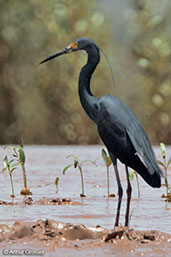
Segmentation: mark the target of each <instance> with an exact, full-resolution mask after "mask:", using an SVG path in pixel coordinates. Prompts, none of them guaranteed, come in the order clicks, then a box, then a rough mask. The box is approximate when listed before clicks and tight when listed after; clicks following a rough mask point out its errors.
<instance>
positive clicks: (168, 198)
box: [158, 143, 171, 202]
mask: <svg viewBox="0 0 171 257" xmlns="http://www.w3.org/2000/svg"><path fill="white" fill-rule="evenodd" d="M160 150H161V154H162V158H163V161H158V164H159V165H161V166H162V167H163V168H164V180H165V183H164V185H163V186H165V187H166V195H164V194H163V195H162V198H166V201H168V202H171V188H170V187H169V183H168V178H167V176H168V167H169V166H170V165H171V156H170V158H169V160H168V162H167V161H166V147H165V144H164V143H160Z"/></svg>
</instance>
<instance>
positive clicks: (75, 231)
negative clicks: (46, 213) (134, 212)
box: [0, 219, 171, 256]
mask: <svg viewBox="0 0 171 257" xmlns="http://www.w3.org/2000/svg"><path fill="white" fill-rule="evenodd" d="M0 244H1V247H2V248H3V250H2V253H3V251H6V252H4V253H7V251H9V253H10V251H11V252H12V250H14V249H16V251H17V250H18V253H22V251H27V250H28V249H29V251H37V252H36V253H37V254H35V255H45V256H55V254H54V252H56V254H57V253H58V254H59V252H60V254H61V255H57V256H119V255H121V256H143V255H145V256H154V255H155V254H157V256H169V254H170V252H171V235H169V234H166V233H162V232H159V231H154V230H152V231H134V230H133V229H130V228H126V227H116V228H115V229H114V230H111V231H109V230H107V229H105V228H103V227H100V226H96V227H92V226H91V227H90V226H85V225H73V224H71V223H63V222H57V221H54V220H48V219H47V220H39V221H37V222H29V223H28V222H15V223H14V224H13V225H5V224H1V225H0ZM14 246H15V247H14ZM2 248H1V249H2ZM68 250H70V253H69V251H68ZM100 252H101V253H100ZM38 253H39V254H38ZM53 254H54V255H53ZM67 254H68V255H67ZM91 254H93V255H91ZM115 254H116V255H115ZM20 255H21V254H20ZM23 255H24V253H23ZM25 255H27V254H25ZM15 256H16V255H15Z"/></svg>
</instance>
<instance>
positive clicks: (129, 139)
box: [41, 37, 162, 226]
mask: <svg viewBox="0 0 171 257" xmlns="http://www.w3.org/2000/svg"><path fill="white" fill-rule="evenodd" d="M79 50H84V51H85V52H86V53H87V55H88V60H87V63H86V64H85V65H84V66H83V67H82V69H81V71H80V75H79V82H78V89H79V96H80V101H81V104H82V106H83V108H84V110H85V112H86V113H87V114H88V116H89V117H90V118H91V119H92V120H93V121H94V122H95V123H96V125H97V129H98V132H99V135H100V137H101V139H102V141H103V143H104V144H105V146H106V147H107V149H108V152H109V155H110V157H111V160H112V162H113V166H114V171H115V175H116V181H117V185H118V196H119V197H118V205H117V214H116V219H115V226H118V225H119V216H120V207H121V201H122V195H123V189H122V185H121V182H120V178H119V173H118V168H117V159H119V160H120V161H121V162H122V163H123V164H125V169H126V178H127V207H126V215H125V226H128V224H129V209H130V201H131V192H132V188H131V184H130V180H129V174H128V167H131V168H132V169H133V170H136V171H137V172H138V173H139V174H140V176H141V177H142V178H143V179H144V180H145V181H146V182H147V184H148V185H150V186H151V187H160V186H161V175H162V172H161V170H160V168H159V166H158V164H157V161H156V158H155V155H154V152H153V149H152V146H151V144H150V141H149V139H148V137H147V135H146V133H145V131H144V129H143V128H142V126H141V124H140V121H139V120H138V119H137V117H136V116H135V114H134V113H133V112H132V111H131V110H130V109H129V108H128V107H127V106H126V105H125V104H124V103H123V102H121V101H120V100H119V99H118V98H117V97H115V96H112V95H104V96H102V97H99V98H98V97H95V96H94V95H93V94H92V92H91V89H90V80H91V76H92V74H93V72H94V70H95V69H96V67H97V65H98V63H99V61H100V49H99V47H98V46H97V45H96V44H95V42H94V41H93V40H92V39H90V38H86V37H84V38H79V39H77V40H75V41H74V42H73V43H71V44H70V45H68V46H67V47H65V48H64V49H62V50H61V51H59V52H57V53H56V54H54V55H51V56H49V57H48V58H46V59H45V60H43V61H42V62H41V63H44V62H46V61H49V60H51V59H53V58H55V57H58V56H60V55H63V54H68V53H71V52H76V51H79Z"/></svg>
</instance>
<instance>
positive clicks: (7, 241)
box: [0, 146, 171, 257]
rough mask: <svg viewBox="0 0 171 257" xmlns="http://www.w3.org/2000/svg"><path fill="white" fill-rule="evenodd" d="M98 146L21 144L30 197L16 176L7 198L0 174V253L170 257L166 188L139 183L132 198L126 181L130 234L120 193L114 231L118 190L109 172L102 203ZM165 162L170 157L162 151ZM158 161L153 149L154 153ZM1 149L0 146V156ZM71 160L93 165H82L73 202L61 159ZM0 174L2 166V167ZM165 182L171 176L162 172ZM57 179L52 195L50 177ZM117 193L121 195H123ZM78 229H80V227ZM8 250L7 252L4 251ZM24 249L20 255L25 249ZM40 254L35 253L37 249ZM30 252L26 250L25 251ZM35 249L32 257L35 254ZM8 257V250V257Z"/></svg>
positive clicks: (72, 185)
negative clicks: (26, 194) (128, 199)
mask: <svg viewBox="0 0 171 257" xmlns="http://www.w3.org/2000/svg"><path fill="white" fill-rule="evenodd" d="M101 149H102V146H88V147H85V146H79V147H78V146H57V147H56V146H50V147H49V146H26V147H25V153H26V171H27V179H28V187H29V188H30V190H31V192H32V193H33V195H32V196H29V197H23V196H21V195H20V191H21V188H23V180H22V173H21V171H20V170H16V171H15V174H13V177H14V188H15V196H16V197H15V198H14V199H13V201H12V200H11V198H10V194H11V188H10V183H9V176H8V174H5V173H4V174H1V185H0V190H1V195H0V251H1V254H0V256H1V255H2V256H3V255H12V252H11V253H10V252H8V251H10V250H11V251H12V250H15V249H16V250H18V251H23V252H18V254H17V252H16V253H15V256H21V255H23V256H24V255H31V254H32V256H64V257H65V256H82V257H83V256H171V225H170V224H171V203H169V202H165V200H164V199H162V198H161V195H162V194H163V193H165V188H164V187H161V188H160V189H153V188H151V187H149V186H148V185H147V184H146V183H145V182H144V181H143V180H142V179H141V178H139V182H140V193H141V197H140V199H138V197H137V185H136V179H134V181H133V182H132V187H133V195H132V202H131V220H130V228H133V229H134V230H133V229H129V230H128V229H127V228H124V227H122V224H124V216H125V207H126V193H125V192H124V196H123V203H122V209H121V217H120V227H118V228H116V229H115V230H112V229H113V224H114V216H115V212H116V206H117V186H116V181H115V178H114V172H113V169H112V167H111V168H110V194H111V196H112V197H110V198H108V197H107V188H106V185H107V181H106V169H105V166H104V163H103V161H102V159H101V158H100V156H101ZM167 150H168V157H169V156H170V155H171V148H170V147H169V149H167ZM155 152H156V155H157V158H158V159H161V155H160V151H159V149H158V148H155ZM5 154H6V151H4V150H3V147H1V148H0V155H1V156H4V155H5ZM69 154H75V155H77V156H78V158H79V159H80V160H87V159H89V160H95V159H97V158H98V157H99V158H98V159H97V167H95V166H94V165H91V164H90V163H86V164H85V165H83V174H84V181H85V194H86V197H85V198H81V197H80V193H81V181H80V174H79V171H78V170H76V169H74V168H72V169H70V170H68V171H67V172H66V175H63V174H62V170H63V168H64V167H65V166H66V165H68V164H70V163H72V160H70V159H66V156H67V155H69ZM0 166H1V167H0V168H2V167H3V163H2V161H1V162H0ZM119 172H120V176H121V182H122V185H123V188H124V189H125V190H126V178H125V170H124V166H123V165H121V164H120V163H119ZM168 174H169V176H168V179H169V183H170V182H171V176H170V174H171V170H169V171H168ZM56 177H59V184H58V192H56V187H55V179H56ZM125 190H124V191H125ZM80 224H82V225H80ZM4 250H7V252H4V253H3V251H4ZM26 250H28V251H30V253H29V252H24V251H26ZM39 250H40V251H39ZM31 251H32V252H31ZM34 251H35V252H34ZM13 255H14V252H13Z"/></svg>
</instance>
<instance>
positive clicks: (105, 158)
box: [102, 149, 112, 197]
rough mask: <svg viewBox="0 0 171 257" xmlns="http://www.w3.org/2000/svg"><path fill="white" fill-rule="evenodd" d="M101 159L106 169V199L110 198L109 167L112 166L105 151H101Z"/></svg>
mask: <svg viewBox="0 0 171 257" xmlns="http://www.w3.org/2000/svg"><path fill="white" fill-rule="evenodd" d="M102 158H103V161H104V163H105V165H106V169H107V195H108V197H109V196H110V194H109V167H110V165H111V164H112V161H111V159H110V156H108V155H107V152H106V151H105V149H102Z"/></svg>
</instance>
